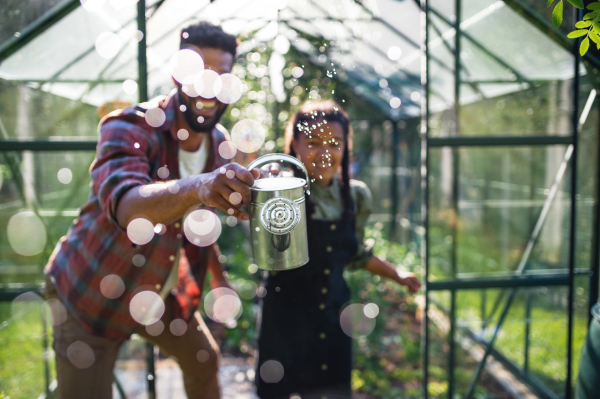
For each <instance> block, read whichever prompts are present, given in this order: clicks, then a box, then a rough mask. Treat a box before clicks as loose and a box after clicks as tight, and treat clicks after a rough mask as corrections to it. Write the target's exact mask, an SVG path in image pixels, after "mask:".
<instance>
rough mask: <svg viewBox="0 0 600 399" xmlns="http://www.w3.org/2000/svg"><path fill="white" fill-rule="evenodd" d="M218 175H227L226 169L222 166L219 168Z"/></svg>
mask: <svg viewBox="0 0 600 399" xmlns="http://www.w3.org/2000/svg"><path fill="white" fill-rule="evenodd" d="M219 173H220V174H222V175H224V174H225V173H227V169H225V167H224V166H221V169H219Z"/></svg>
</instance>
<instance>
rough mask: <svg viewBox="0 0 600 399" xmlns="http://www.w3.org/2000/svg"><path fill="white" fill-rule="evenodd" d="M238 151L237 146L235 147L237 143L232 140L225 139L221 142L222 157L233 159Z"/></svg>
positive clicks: (220, 151)
mask: <svg viewBox="0 0 600 399" xmlns="http://www.w3.org/2000/svg"><path fill="white" fill-rule="evenodd" d="M236 153H237V148H235V145H234V144H233V143H232V142H231V141H224V142H222V143H221V144H219V155H221V157H222V158H225V159H231V158H233V157H235V154H236Z"/></svg>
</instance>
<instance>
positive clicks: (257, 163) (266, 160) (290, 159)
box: [248, 154, 310, 193]
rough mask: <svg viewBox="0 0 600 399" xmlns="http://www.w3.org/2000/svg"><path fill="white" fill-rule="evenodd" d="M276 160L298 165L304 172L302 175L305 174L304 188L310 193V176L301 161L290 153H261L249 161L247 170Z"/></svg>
mask: <svg viewBox="0 0 600 399" xmlns="http://www.w3.org/2000/svg"><path fill="white" fill-rule="evenodd" d="M277 161H286V162H289V163H291V164H294V165H296V166H297V167H299V168H300V170H302V172H304V175H305V176H306V189H307V190H308V192H309V193H310V177H309V176H308V172H307V171H306V168H305V167H304V164H303V163H302V162H300V161H299V160H298V159H297V158H295V157H293V156H291V155H287V154H268V155H263V156H262V157H259V158H256V159H255V160H254V161H252V162H250V164H249V165H248V170H252V169H255V168H257V167H259V166H263V165H266V164H268V163H272V162H277Z"/></svg>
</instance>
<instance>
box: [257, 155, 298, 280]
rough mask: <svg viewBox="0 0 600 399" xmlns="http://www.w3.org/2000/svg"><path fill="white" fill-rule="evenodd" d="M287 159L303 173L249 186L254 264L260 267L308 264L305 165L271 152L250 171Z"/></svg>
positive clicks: (293, 266)
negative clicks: (302, 174) (303, 177)
mask: <svg viewBox="0 0 600 399" xmlns="http://www.w3.org/2000/svg"><path fill="white" fill-rule="evenodd" d="M279 161H286V162H289V163H291V164H294V165H296V166H297V167H299V168H300V170H302V171H303V172H304V175H305V176H306V179H300V178H298V177H277V178H263V179H257V180H255V181H254V185H253V186H252V187H250V198H251V199H250V210H249V215H250V240H251V241H252V255H253V257H254V263H255V264H256V265H257V266H258V267H259V268H261V269H268V270H287V269H295V268H297V267H300V266H303V265H305V264H306V263H308V237H307V232H306V207H305V204H304V193H305V192H308V193H309V194H310V183H309V177H308V172H307V171H306V168H305V167H304V165H303V164H302V162H300V161H299V160H297V159H296V158H294V157H292V156H290V155H285V154H269V155H264V156H262V157H260V158H257V159H255V160H254V161H252V162H251V163H250V164H249V165H248V170H252V169H255V168H257V167H260V166H264V165H266V164H268V163H273V162H279Z"/></svg>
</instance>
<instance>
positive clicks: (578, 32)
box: [567, 29, 588, 39]
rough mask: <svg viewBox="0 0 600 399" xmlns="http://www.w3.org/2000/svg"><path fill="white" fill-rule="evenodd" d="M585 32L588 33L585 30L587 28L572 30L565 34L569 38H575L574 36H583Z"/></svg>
mask: <svg viewBox="0 0 600 399" xmlns="http://www.w3.org/2000/svg"><path fill="white" fill-rule="evenodd" d="M587 33H588V30H587V29H581V30H574V31H573V32H571V33H569V34H568V35H567V37H568V38H569V39H576V38H578V37H581V36H585V35H587Z"/></svg>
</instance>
